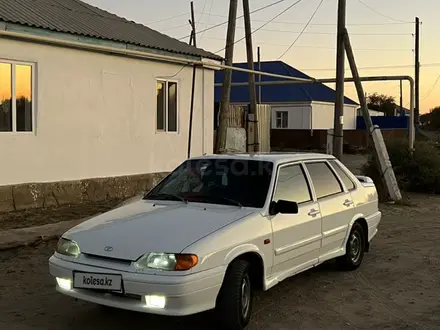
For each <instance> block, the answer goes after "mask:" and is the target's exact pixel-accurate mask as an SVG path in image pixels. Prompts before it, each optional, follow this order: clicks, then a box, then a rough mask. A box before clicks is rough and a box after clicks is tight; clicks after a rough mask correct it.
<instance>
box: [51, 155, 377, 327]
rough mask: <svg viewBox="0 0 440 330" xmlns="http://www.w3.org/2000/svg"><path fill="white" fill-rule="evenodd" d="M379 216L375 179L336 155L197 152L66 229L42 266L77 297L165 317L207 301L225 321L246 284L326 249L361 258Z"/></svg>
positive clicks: (234, 323) (341, 257)
mask: <svg viewBox="0 0 440 330" xmlns="http://www.w3.org/2000/svg"><path fill="white" fill-rule="evenodd" d="M380 220H381V212H380V211H379V209H378V196H377V192H376V188H375V186H374V183H373V182H372V180H371V179H369V178H367V177H360V176H358V177H356V176H355V175H353V174H352V173H351V172H350V171H349V170H348V169H347V168H346V167H345V166H344V165H343V164H342V163H340V162H339V161H338V160H336V159H335V158H334V157H333V156H329V155H323V154H309V153H291V154H275V153H270V154H255V155H248V154H234V155H215V156H204V157H200V158H192V159H190V160H187V161H185V162H184V163H182V164H181V165H180V166H179V167H178V168H177V169H175V170H174V171H173V172H172V173H171V174H170V175H168V176H167V177H166V178H165V179H164V180H163V181H162V182H160V183H159V184H158V185H157V186H156V187H155V188H154V189H153V190H152V191H150V192H149V193H147V194H146V195H145V196H144V197H143V198H142V200H139V201H137V202H134V203H131V204H128V205H125V206H122V207H120V208H117V209H115V210H112V211H110V212H107V213H105V214H102V215H99V216H97V217H95V218H93V219H91V220H88V221H86V222H84V223H82V224H80V225H78V226H76V227H74V228H72V229H71V230H69V231H68V232H66V233H65V234H64V235H63V236H62V237H61V238H60V240H59V242H58V245H57V248H56V251H55V253H54V255H53V256H52V257H51V258H50V260H49V268H50V273H51V274H52V275H53V276H54V277H55V279H56V288H57V290H58V291H59V292H61V293H63V294H66V295H68V296H71V297H74V298H77V299H82V300H86V301H89V302H93V303H97V304H101V305H106V306H110V307H115V308H122V309H128V310H132V311H139V312H146V313H154V314H162V315H173V316H182V315H190V314H195V313H199V312H203V311H207V310H211V309H216V312H218V315H220V318H219V320H220V322H222V323H223V324H224V326H225V328H226V329H243V328H245V327H246V325H247V324H248V323H249V320H250V317H251V311H252V302H253V292H254V291H255V290H269V289H270V288H272V287H273V286H275V285H276V284H278V283H279V282H281V281H283V280H284V279H286V278H288V277H290V276H293V275H295V274H298V273H300V272H303V271H305V270H307V269H309V268H311V267H315V266H317V265H319V264H321V263H323V262H324V261H327V260H330V259H334V258H336V259H337V261H338V263H339V265H340V266H341V267H342V268H344V269H347V270H354V269H356V268H357V267H359V265H360V264H361V262H362V259H363V256H364V252H366V251H368V249H369V245H370V241H371V239H372V238H373V237H374V236H375V235H376V233H377V227H378V224H379V222H380Z"/></svg>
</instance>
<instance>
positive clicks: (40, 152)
mask: <svg viewBox="0 0 440 330" xmlns="http://www.w3.org/2000/svg"><path fill="white" fill-rule="evenodd" d="M0 59H7V60H21V61H26V62H32V63H35V87H36V89H35V95H34V99H35V102H36V103H35V106H36V107H35V109H34V110H35V112H34V114H35V131H34V132H29V133H10V132H0V155H1V156H0V159H1V161H0V162H1V171H0V186H2V185H10V184H18V183H26V182H53V181H65V180H80V179H85V178H103V177H114V176H122V175H136V174H143V173H156V172H166V171H170V170H172V169H173V168H174V167H175V166H176V165H178V164H179V163H180V162H182V161H183V160H184V159H186V157H187V145H188V140H187V139H188V126H189V109H190V101H191V81H192V68H191V67H186V68H184V69H183V70H182V71H181V72H180V73H178V74H177V75H176V76H175V77H173V78H172V79H173V80H175V81H177V82H178V83H179V87H178V104H179V106H178V132H177V133H160V132H156V78H166V77H167V76H173V75H174V74H176V72H178V71H179V70H180V69H181V68H182V65H178V64H169V63H163V62H155V61H147V60H140V59H133V58H128V57H118V56H113V55H104V54H99V53H93V52H87V51H81V50H73V49H67V48H61V47H55V46H48V45H42V44H35V43H25V42H21V41H15V40H8V39H4V38H0ZM213 106H214V72H213V71H211V70H202V69H198V71H197V79H196V93H195V109H194V120H193V124H194V126H193V139H192V141H193V148H192V155H194V156H196V155H201V154H203V153H212V151H213Z"/></svg>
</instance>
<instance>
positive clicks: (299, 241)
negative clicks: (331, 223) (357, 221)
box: [271, 164, 321, 277]
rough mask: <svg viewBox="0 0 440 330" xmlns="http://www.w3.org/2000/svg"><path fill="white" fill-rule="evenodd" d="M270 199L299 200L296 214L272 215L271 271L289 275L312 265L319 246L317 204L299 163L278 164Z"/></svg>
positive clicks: (279, 274)
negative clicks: (272, 256) (273, 189)
mask: <svg viewBox="0 0 440 330" xmlns="http://www.w3.org/2000/svg"><path fill="white" fill-rule="evenodd" d="M272 200H273V201H279V200H287V201H291V202H296V203H298V209H299V211H298V214H277V215H275V216H274V217H272V219H271V221H272V230H273V241H274V242H273V247H274V265H273V269H272V275H273V276H280V277H283V276H282V274H285V275H286V276H290V275H293V274H294V273H297V272H299V271H301V270H303V269H305V268H308V267H311V266H313V265H315V264H316V263H317V262H318V257H319V250H320V247H321V216H320V212H319V205H318V203H317V202H316V201H314V198H313V195H312V192H311V189H310V185H309V183H308V181H307V178H306V175H305V172H304V168H303V166H302V165H301V164H289V165H283V166H281V167H280V168H279V170H278V176H277V182H276V185H275V192H274V195H273V199H272ZM286 276H284V277H286Z"/></svg>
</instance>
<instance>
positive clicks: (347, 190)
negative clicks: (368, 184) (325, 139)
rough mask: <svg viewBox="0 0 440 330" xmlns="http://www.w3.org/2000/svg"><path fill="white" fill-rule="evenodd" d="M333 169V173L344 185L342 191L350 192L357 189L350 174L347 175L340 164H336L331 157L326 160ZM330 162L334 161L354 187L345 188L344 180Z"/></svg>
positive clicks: (335, 161) (334, 160)
mask: <svg viewBox="0 0 440 330" xmlns="http://www.w3.org/2000/svg"><path fill="white" fill-rule="evenodd" d="M327 162H328V163H329V165H330V167H331V169H332V171H333V173H334V174H335V175H336V176H337V178H338V179H339V182H341V184H342V186H343V187H344V191H346V192H352V191H355V190H356V189H357V185H356V183H355V182H354V181H353V179H352V178H351V177H350V175H348V173H347V172H346V171H345V170H344V169H343V168H342V166H341V165H339V164H338V162H337V160H336V159H331V160H328V161H327ZM332 162H334V163H335V164H336V166H338V167H339V169H340V170H341V171H342V173H344V174H345V175H346V177H347V178H348V179H349V180H350V181H351V183H352V184H353V186H354V188H351V189H347V187H346V186H345V184H344V180H342V178H341V177H340V176H339V174H338V172H337V171H336V169H335V168H334V167H333V165H332Z"/></svg>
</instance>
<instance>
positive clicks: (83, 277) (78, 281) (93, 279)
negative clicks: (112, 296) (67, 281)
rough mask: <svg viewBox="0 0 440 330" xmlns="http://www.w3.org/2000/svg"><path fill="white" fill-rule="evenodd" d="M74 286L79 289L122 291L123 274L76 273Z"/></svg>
mask: <svg viewBox="0 0 440 330" xmlns="http://www.w3.org/2000/svg"><path fill="white" fill-rule="evenodd" d="M73 287H74V288H78V289H96V290H109V291H122V276H121V275H113V274H93V273H75V274H74V277H73Z"/></svg>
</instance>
